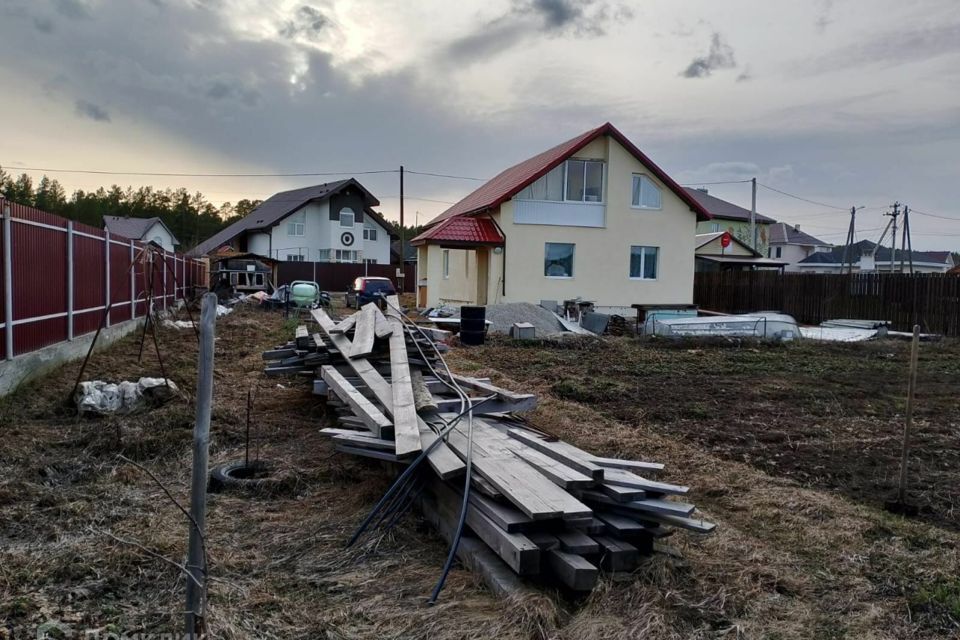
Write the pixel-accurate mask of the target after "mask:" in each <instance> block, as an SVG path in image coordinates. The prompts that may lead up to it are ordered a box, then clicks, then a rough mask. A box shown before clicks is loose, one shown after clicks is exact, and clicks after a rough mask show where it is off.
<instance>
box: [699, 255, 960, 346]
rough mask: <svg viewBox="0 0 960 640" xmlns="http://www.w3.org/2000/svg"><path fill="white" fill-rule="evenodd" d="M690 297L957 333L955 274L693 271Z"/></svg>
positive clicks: (806, 318)
mask: <svg viewBox="0 0 960 640" xmlns="http://www.w3.org/2000/svg"><path fill="white" fill-rule="evenodd" d="M693 301H694V303H696V304H697V305H698V306H699V307H700V308H701V309H708V310H710V311H720V312H723V313H751V312H754V311H782V312H783V313H788V314H790V315H792V316H793V317H794V318H796V319H797V321H798V322H801V323H805V324H819V323H820V322H822V321H823V320H829V319H835V318H861V319H865V320H889V321H890V322H892V323H893V328H894V329H896V330H899V331H909V330H910V329H911V328H912V326H913V325H914V324H916V323H919V324H920V326H921V328H922V330H923V331H925V332H931V333H941V334H943V335H948V336H960V277H958V276H954V275H946V274H915V275H910V274H898V273H896V274H878V273H863V274H854V275H833V274H802V273H801V274H794V273H784V274H781V273H777V272H775V271H728V272H719V273H697V274H696V277H695V278H694V287H693Z"/></svg>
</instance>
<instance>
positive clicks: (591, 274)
mask: <svg viewBox="0 0 960 640" xmlns="http://www.w3.org/2000/svg"><path fill="white" fill-rule="evenodd" d="M574 157H575V158H584V159H603V160H605V161H606V163H607V164H606V167H605V174H606V175H605V181H604V205H605V214H604V220H605V226H604V227H602V228H591V227H582V226H568V225H567V224H522V223H521V224H517V223H516V220H515V217H514V211H515V207H516V204H517V203H516V201H515V200H511V201H509V202H506V203H504V204H503V205H501V207H500V211H499V214H496V215H495V216H494V217H495V218H496V219H497V222H498V223H499V225H500V227H501V228H502V230H503V233H504V235H505V236H506V246H505V250H504V252H503V253H502V254H500V256H496V255H494V256H492V259H491V270H490V271H491V278H490V280H491V283H490V285H491V288H493V289H495V290H493V291H490V294H489V295H490V297H489V301H490V302H497V301H507V302H518V301H525V302H539V301H540V300H543V299H552V300H563V299H566V298H575V297H577V296H581V297H583V299H584V300H590V301H593V302H594V303H595V304H596V305H597V307H599V308H601V309H618V310H622V309H624V308H629V306H630V305H631V304H634V303H647V304H689V303H691V302H692V301H693V273H694V246H695V234H696V226H697V220H696V215H695V214H694V212H693V211H691V210H690V207H689V205H687V204H686V203H685V202H683V201H682V200H681V199H680V198H679V197H678V196H677V195H676V194H674V193H673V192H672V191H670V190H669V189H668V188H667V187H666V185H664V184H663V183H661V182H660V181H659V180H658V179H657V178H656V177H655V176H654V175H653V174H652V173H651V172H650V171H649V170H648V169H647V168H646V167H644V166H643V165H642V164H641V163H640V161H639V160H637V159H636V158H634V157H633V155H632V154H630V153H629V152H628V151H627V150H626V149H624V148H623V147H621V146H620V144H619V143H617V142H616V141H615V140H613V139H612V138H609V137H606V136H605V137H603V138H600V139H597V140H595V141H593V142H592V143H590V144H589V145H588V146H587V147H585V148H584V149H582V150H581V151H579V152H577V153H576V154H575V156H574ZM635 174H637V175H644V176H646V177H647V178H649V179H650V180H652V181H653V183H654V184H655V185H656V186H657V187H658V188H659V189H660V194H661V207H660V208H659V209H640V208H635V207H633V206H632V203H631V200H632V193H633V176H634V175H635ZM567 206H572V207H575V206H576V205H567ZM584 206H585V207H586V208H588V209H591V210H592V209H593V207H594V206H595V205H594V204H593V203H589V204H588V203H585V204H584ZM547 242H556V243H570V244H573V245H575V248H574V269H573V275H572V277H569V278H557V277H548V276H546V275H544V258H545V255H544V254H545V243H547ZM632 246H638V247H657V249H658V259H657V260H658V263H657V274H656V278H655V279H649V280H644V279H638V278H631V277H630V256H631V247H632ZM498 258H499V259H498ZM504 261H505V269H504V267H503V265H504ZM497 263H500V273H504V274H505V277H506V282H505V287H506V295H503V294H502V291H503V288H502V286H499V287H498V286H496V285H495V283H494V282H493V281H494V274H495V273H497V268H496V266H497Z"/></svg>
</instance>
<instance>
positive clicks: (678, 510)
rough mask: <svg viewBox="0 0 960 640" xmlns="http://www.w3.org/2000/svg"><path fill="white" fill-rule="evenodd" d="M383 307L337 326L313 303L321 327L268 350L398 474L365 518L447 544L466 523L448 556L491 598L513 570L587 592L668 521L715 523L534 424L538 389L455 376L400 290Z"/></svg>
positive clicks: (337, 441) (674, 490) (366, 451)
mask: <svg viewBox="0 0 960 640" xmlns="http://www.w3.org/2000/svg"><path fill="white" fill-rule="evenodd" d="M386 301H387V305H386V313H385V314H384V313H383V312H381V310H380V309H379V308H378V307H377V306H376V305H374V304H369V305H367V306H365V307H363V309H361V310H360V311H359V312H357V313H356V314H354V315H352V316H349V317H347V318H346V319H345V320H343V321H340V322H336V321H335V320H333V319H332V318H331V317H330V316H329V315H328V314H327V313H326V312H325V311H324V310H322V309H318V310H314V311H313V312H312V315H313V318H314V320H315V321H316V322H317V324H318V325H319V329H320V330H319V331H318V332H316V333H313V334H309V333H308V331H307V329H306V327H300V328H298V330H297V336H296V339H295V340H294V341H293V342H291V343H289V344H288V345H285V346H282V347H279V348H277V349H274V350H272V351H268V352H265V353H264V359H265V360H268V364H267V368H266V371H267V373H268V374H270V375H277V374H280V373H284V374H290V373H293V374H302V375H314V374H313V372H314V371H316V373H317V374H319V377H318V378H317V379H316V380H315V381H314V392H315V393H318V394H321V395H325V396H326V397H327V402H328V404H329V405H330V406H332V407H334V408H335V409H336V412H337V414H338V421H339V425H338V426H337V427H336V428H327V429H323V430H322V432H323V433H325V434H326V435H328V436H329V437H330V438H331V440H332V441H333V443H334V446H335V448H336V450H337V451H339V452H341V453H345V454H350V455H356V456H363V457H367V458H373V459H376V460H383V461H387V462H389V463H395V464H396V465H397V467H396V468H397V469H398V472H402V473H401V475H400V478H399V480H398V481H397V482H396V483H395V485H394V487H392V488H391V491H392V493H388V495H387V496H385V497H384V500H382V501H381V504H379V505H377V508H375V510H374V513H372V514H371V517H370V518H368V521H367V522H366V523H364V526H366V525H368V524H371V523H373V522H374V518H375V517H379V520H378V521H377V522H378V523H379V524H381V525H383V524H386V525H387V526H390V525H391V524H392V522H394V521H395V520H396V518H397V517H399V515H400V514H402V512H403V510H404V509H405V508H406V507H407V506H409V505H410V504H415V505H417V506H418V507H419V509H420V511H421V512H422V513H423V515H424V517H425V518H426V519H427V520H428V521H429V522H431V523H432V524H433V525H434V526H435V527H436V528H437V530H438V531H439V532H440V533H441V535H443V536H444V538H446V539H447V541H448V542H450V543H451V544H452V543H453V541H454V540H455V539H456V538H457V531H458V529H460V528H462V531H463V536H462V538H461V539H460V541H459V545H458V546H457V557H459V559H460V560H461V561H462V562H463V563H464V564H465V565H466V566H468V567H470V568H471V569H473V570H474V571H477V572H478V573H479V574H480V575H481V576H482V577H483V578H484V579H485V581H486V582H487V584H488V585H489V586H490V587H491V589H492V590H494V591H495V592H497V593H501V594H506V593H509V592H511V591H513V590H515V589H516V588H518V587H519V586H520V585H521V582H520V580H519V579H518V576H522V577H523V578H532V579H537V580H540V581H541V582H544V583H546V584H550V585H554V586H560V585H562V586H565V587H567V588H568V589H571V590H574V591H588V590H590V589H592V588H593V587H594V585H596V583H597V579H598V574H599V571H600V570H601V569H603V570H606V571H611V572H622V571H632V570H633V569H635V568H636V567H637V566H638V564H639V563H640V561H641V559H642V557H643V556H645V555H649V554H651V553H653V552H654V551H655V548H656V547H657V546H659V545H657V544H655V543H656V541H657V540H658V539H660V538H663V537H665V536H667V535H670V534H671V533H673V531H674V530H675V529H678V528H679V529H686V530H689V531H693V532H696V533H708V532H709V531H711V530H712V529H713V528H714V525H713V524H710V523H708V522H704V521H702V520H700V519H698V518H696V517H692V514H693V512H694V506H693V505H692V504H689V503H686V502H683V501H682V500H680V499H675V498H676V497H677V496H683V495H685V494H686V493H687V491H688V489H687V487H684V486H679V485H675V484H669V483H665V482H660V481H657V480H655V479H652V478H651V477H650V476H654V477H655V476H656V474H657V472H658V471H660V470H661V469H663V465H661V464H657V463H653V462H639V461H631V460H620V459H613V458H603V457H599V456H596V455H593V454H591V453H589V452H587V451H584V450H582V449H579V448H577V447H574V446H572V445H570V444H567V443H566V442H563V441H561V440H559V439H557V438H555V437H552V436H550V435H549V434H546V433H542V432H540V431H537V430H535V429H532V428H530V427H529V426H527V425H526V424H525V423H524V422H523V421H522V419H521V418H519V417H518V416H517V415H516V414H518V413H522V412H524V411H529V410H531V409H533V408H535V407H536V402H537V400H536V397H535V396H534V395H532V394H523V393H515V392H512V391H508V390H506V389H502V388H499V387H497V386H494V385H492V384H491V383H490V381H489V380H486V379H478V378H470V377H464V376H459V375H456V374H453V373H452V372H450V371H449V370H448V369H447V368H446V365H445V363H444V362H443V361H442V358H441V356H440V354H441V353H442V351H443V349H442V345H441V347H440V348H438V347H437V345H435V344H434V342H433V340H432V339H431V338H430V336H431V334H430V333H429V332H430V331H431V330H429V329H427V330H425V331H426V333H424V332H421V331H420V330H418V329H417V328H415V326H414V325H412V323H410V321H409V320H407V319H406V318H405V317H404V316H403V315H402V313H401V312H400V310H399V302H398V300H397V298H396V296H392V297H389V298H387V299H386ZM421 462H422V464H421ZM468 473H469V485H468V484H467V482H466V479H467V475H466V474H468ZM465 490H466V493H467V494H468V495H467V500H466V501H465V500H464V492H465ZM464 506H466V509H464ZM461 516H462V517H463V522H464V523H465V527H464V526H463V525H462V524H461ZM358 533H359V532H358Z"/></svg>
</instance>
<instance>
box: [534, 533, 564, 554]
mask: <svg viewBox="0 0 960 640" xmlns="http://www.w3.org/2000/svg"><path fill="white" fill-rule="evenodd" d="M527 538H529V539H530V542H532V543H533V544H535V545H537V547H539V549H540V551H549V550H550V549H559V548H560V541H559V540H558V539H557V536H555V535H553V534H550V533H547V532H545V531H533V532H531V533H528V534H527Z"/></svg>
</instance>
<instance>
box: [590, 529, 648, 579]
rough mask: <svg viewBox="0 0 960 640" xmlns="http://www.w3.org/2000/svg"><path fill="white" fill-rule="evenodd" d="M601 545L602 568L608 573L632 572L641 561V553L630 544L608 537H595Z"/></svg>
mask: <svg viewBox="0 0 960 640" xmlns="http://www.w3.org/2000/svg"><path fill="white" fill-rule="evenodd" d="M593 539H594V540H596V541H597V544H599V545H600V554H601V556H600V566H601V567H603V568H604V569H606V570H607V571H632V570H633V569H635V568H636V566H637V562H639V561H640V551H639V550H638V549H637V548H636V547H635V546H633V545H632V544H630V543H629V542H624V541H622V540H617V539H616V538H610V537H607V536H593Z"/></svg>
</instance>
